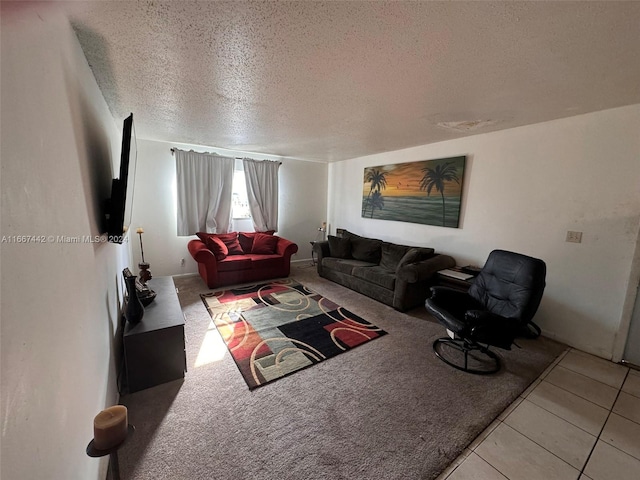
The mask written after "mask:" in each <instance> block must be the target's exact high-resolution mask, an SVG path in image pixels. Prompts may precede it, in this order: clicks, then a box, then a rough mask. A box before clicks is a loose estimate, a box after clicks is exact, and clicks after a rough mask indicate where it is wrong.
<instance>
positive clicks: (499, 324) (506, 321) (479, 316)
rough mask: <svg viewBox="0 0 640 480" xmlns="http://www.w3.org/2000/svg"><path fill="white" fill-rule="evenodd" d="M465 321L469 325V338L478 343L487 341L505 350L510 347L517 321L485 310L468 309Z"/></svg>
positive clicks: (515, 331) (517, 324) (514, 335)
mask: <svg viewBox="0 0 640 480" xmlns="http://www.w3.org/2000/svg"><path fill="white" fill-rule="evenodd" d="M465 321H466V322H467V324H468V325H469V326H470V327H471V331H470V338H472V339H473V340H475V341H476V342H479V343H487V344H490V345H494V346H496V347H499V348H504V349H506V350H510V349H511V344H512V343H513V340H514V339H515V337H516V335H517V332H518V328H519V322H518V320H517V319H515V318H506V317H503V316H501V315H497V314H495V313H491V312H488V311H486V310H468V311H467V312H466V314H465Z"/></svg>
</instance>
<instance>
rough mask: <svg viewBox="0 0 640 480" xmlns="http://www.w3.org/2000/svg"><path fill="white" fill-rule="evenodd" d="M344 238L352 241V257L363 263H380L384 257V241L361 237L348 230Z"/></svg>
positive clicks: (344, 233)
mask: <svg viewBox="0 0 640 480" xmlns="http://www.w3.org/2000/svg"><path fill="white" fill-rule="evenodd" d="M342 236H343V237H345V238H348V239H349V240H351V256H352V257H353V258H355V259H356V260H362V261H363V262H371V263H380V256H381V255H382V252H381V247H382V241H381V240H376V239H374V238H367V237H361V236H360V235H356V234H355V233H351V232H349V231H348V230H344V231H343V232H342Z"/></svg>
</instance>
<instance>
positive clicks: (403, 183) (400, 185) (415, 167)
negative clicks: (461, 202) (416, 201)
mask: <svg viewBox="0 0 640 480" xmlns="http://www.w3.org/2000/svg"><path fill="white" fill-rule="evenodd" d="M447 161H451V159H450V158H449V159H447V158H445V159H441V160H425V161H421V162H411V163H397V164H395V165H381V166H378V167H367V168H365V169H364V176H363V179H364V178H366V175H367V172H368V171H369V170H376V169H377V170H380V171H382V172H384V173H385V178H386V180H387V188H386V189H384V190H381V191H380V193H381V194H382V196H383V197H396V196H402V197H409V196H426V195H427V192H426V191H425V190H420V182H421V180H422V177H423V176H424V172H423V171H422V169H423V168H424V167H425V166H429V168H435V167H436V165H438V164H445V163H447ZM457 172H458V178H460V184H457V183H456V182H446V183H445V189H444V194H445V196H449V195H455V196H459V195H461V193H462V173H463V172H462V167H458V170H457ZM370 188H371V184H370V183H369V182H366V183H363V185H362V194H363V196H365V197H366V196H367V195H369V190H370ZM434 195H437V196H439V195H440V193H439V192H437V191H436V190H435V188H434V189H432V190H431V196H434Z"/></svg>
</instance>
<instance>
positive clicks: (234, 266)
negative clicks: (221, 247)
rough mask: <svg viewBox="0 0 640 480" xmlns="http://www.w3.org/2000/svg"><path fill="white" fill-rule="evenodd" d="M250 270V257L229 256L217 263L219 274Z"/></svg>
mask: <svg viewBox="0 0 640 480" xmlns="http://www.w3.org/2000/svg"><path fill="white" fill-rule="evenodd" d="M250 268H251V255H229V256H228V257H227V258H225V259H224V260H222V261H221V262H218V271H219V272H232V271H234V270H249V269H250Z"/></svg>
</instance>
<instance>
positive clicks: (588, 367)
mask: <svg viewBox="0 0 640 480" xmlns="http://www.w3.org/2000/svg"><path fill="white" fill-rule="evenodd" d="M558 365H561V366H563V367H565V368H568V369H569V370H573V371H574V372H577V373H581V374H583V375H585V376H587V377H590V378H593V379H594V380H598V381H599V382H602V383H606V384H607V385H609V386H611V387H614V388H620V387H621V386H622V382H623V381H624V378H625V376H626V374H627V371H628V370H629V369H628V368H627V367H624V366H622V365H618V364H616V363H613V362H610V361H608V360H605V359H603V358H599V357H596V356H594V355H589V354H588V353H584V352H579V351H576V350H572V351H570V352H569V353H567V354H566V355H565V357H564V358H563V359H562V361H561V362H560V363H558Z"/></svg>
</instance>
